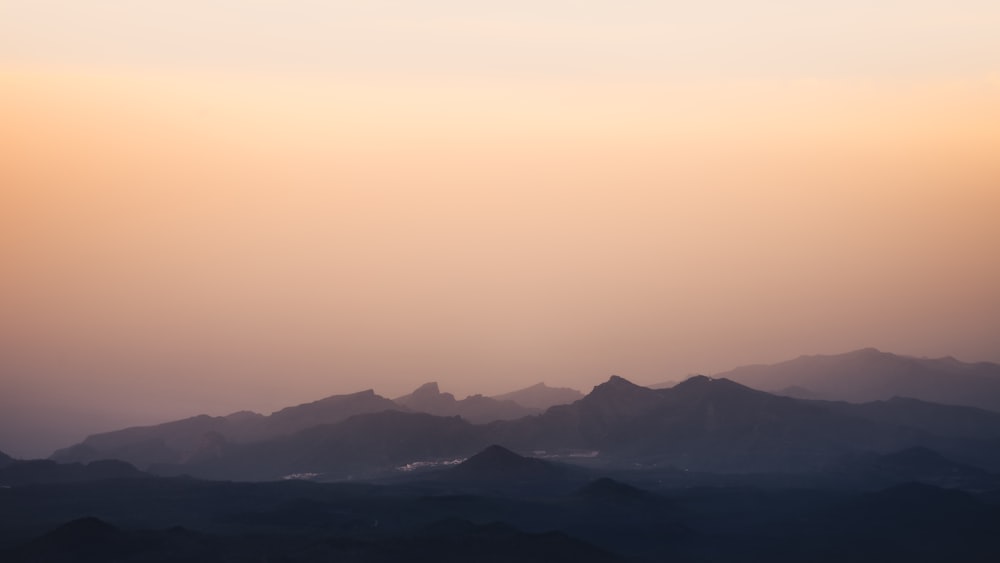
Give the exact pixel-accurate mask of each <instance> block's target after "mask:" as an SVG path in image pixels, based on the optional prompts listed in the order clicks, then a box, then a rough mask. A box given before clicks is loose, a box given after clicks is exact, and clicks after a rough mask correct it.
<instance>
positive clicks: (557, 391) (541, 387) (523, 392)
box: [493, 383, 583, 411]
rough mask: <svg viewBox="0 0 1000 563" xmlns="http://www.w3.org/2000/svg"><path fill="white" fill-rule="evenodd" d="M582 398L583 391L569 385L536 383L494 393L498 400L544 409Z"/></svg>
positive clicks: (539, 409) (494, 397)
mask: <svg viewBox="0 0 1000 563" xmlns="http://www.w3.org/2000/svg"><path fill="white" fill-rule="evenodd" d="M582 398H583V393H581V392H579V391H577V390H576V389H570V388H569V387H549V386H547V385H545V384H544V383H537V384H535V385H532V386H531V387H525V388H524V389H518V390H517V391H511V392H510V393H504V394H502V395H494V396H493V399H496V400H498V401H513V402H515V403H517V404H519V405H521V406H524V407H527V408H529V409H537V410H538V411H544V410H546V409H548V408H549V407H553V406H555V405H568V404H569V403H572V402H574V401H578V400H580V399H582Z"/></svg>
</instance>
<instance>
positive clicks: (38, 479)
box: [0, 459, 149, 486]
mask: <svg viewBox="0 0 1000 563" xmlns="http://www.w3.org/2000/svg"><path fill="white" fill-rule="evenodd" d="M143 477H149V475H148V474H146V473H143V472H142V471H139V470H138V469H136V468H135V467H133V466H132V465H129V464H128V463H125V462H124V461H118V460H112V459H107V460H100V461H92V462H90V463H87V464H81V463H67V464H63V463H56V462H54V461H51V460H47V459H34V460H26V461H14V462H12V463H10V464H9V465H7V466H5V467H3V468H0V485H8V486H17V485H27V484H32V483H74V482H81V481H99V480H103V479H135V478H143Z"/></svg>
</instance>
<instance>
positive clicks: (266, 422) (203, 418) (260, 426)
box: [51, 389, 403, 469]
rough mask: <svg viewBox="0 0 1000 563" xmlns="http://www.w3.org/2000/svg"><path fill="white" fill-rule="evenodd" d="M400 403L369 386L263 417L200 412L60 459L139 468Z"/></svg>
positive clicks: (87, 443) (107, 438)
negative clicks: (116, 461) (114, 461)
mask: <svg viewBox="0 0 1000 563" xmlns="http://www.w3.org/2000/svg"><path fill="white" fill-rule="evenodd" d="M401 408H403V407H400V406H399V405H397V404H396V403H393V402H392V401H390V400H389V399H386V398H385V397H381V396H379V395H376V394H375V392H374V391H372V390H370V389H369V390H367V391H361V392H359V393H352V394H347V395H333V396H330V397H326V398H325V399H320V400H319V401H314V402H312V403H305V404H301V405H298V406H294V407H288V408H284V409H281V410H279V411H277V412H274V413H272V414H271V415H270V416H264V415H260V414H257V413H253V412H249V411H240V412H236V413H233V414H231V415H228V416H214V417H213V416H208V415H199V416H194V417H191V418H185V419H181V420H176V421H172V422H166V423H163V424H157V425H152V426H134V427H130V428H125V429H122V430H116V431H113V432H104V433H101V434H93V435H91V436H88V437H87V438H86V439H85V440H84V441H83V442H81V443H80V444H77V445H74V446H70V447H68V448H64V449H61V450H58V451H56V452H55V453H54V454H53V455H52V456H51V459H53V460H55V461H59V462H66V463H68V462H84V463H85V462H88V461H94V460H98V459H108V458H114V459H121V460H124V461H127V462H129V463H132V464H133V465H136V466H137V467H139V468H143V469H145V468H149V467H151V466H154V465H164V464H178V463H187V462H190V461H192V460H201V459H202V458H205V457H206V456H208V457H211V456H216V457H217V456H218V455H220V453H221V450H222V449H224V448H226V447H227V446H228V445H229V444H239V443H251V442H259V441H262V440H267V439H272V438H274V437H277V436H281V435H286V434H293V433H295V432H298V431H301V430H304V429H307V428H312V427H315V426H319V425H323V424H331V423H335V422H340V421H342V420H345V419H347V418H349V417H351V416H354V415H357V414H363V413H371V412H379V411H384V410H400V409H401Z"/></svg>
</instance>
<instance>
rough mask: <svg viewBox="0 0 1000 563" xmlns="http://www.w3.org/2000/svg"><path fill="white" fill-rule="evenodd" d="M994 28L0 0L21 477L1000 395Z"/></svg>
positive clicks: (768, 11) (562, 7)
mask: <svg viewBox="0 0 1000 563" xmlns="http://www.w3.org/2000/svg"><path fill="white" fill-rule="evenodd" d="M693 4H697V5H693ZM997 29H1000V4H998V3H996V2H995V1H972V0H951V1H948V2H944V1H919V0H918V1H908V2H903V1H885V0H881V1H880V0H875V1H872V0H869V1H865V2H862V1H859V0H846V1H842V2H836V3H832V2H818V1H813V0H797V1H794V2H793V1H790V0H788V1H784V0H783V1H761V2H742V1H736V0H710V1H706V2H700V3H691V2H670V1H657V2H653V1H649V2H645V1H634V2H628V1H624V2H623V1H617V2H610V1H608V2H604V1H592V2H586V1H580V0H578V1H574V2H569V1H556V0H533V1H531V2H527V1H521V0H508V1H505V2H477V1H469V0H465V1H457V0H456V1H445V0H428V1H407V2H402V1H397V2H391V1H385V0H372V1H366V2H347V1H325V2H320V1H318V0H317V1H306V0H286V1H280V2H279V1H265V0H242V1H236V0H228V1H222V0H199V1H197V2H195V1H192V0H171V1H166V0H147V1H144V2H132V1H125V0H92V1H88V2H79V1H76V0H30V1H12V0H0V268H2V275H0V450H2V451H5V452H7V453H9V454H11V455H15V456H24V457H28V456H46V455H48V454H49V453H51V451H52V450H53V449H54V448H56V447H62V446H66V445H69V444H71V443H74V442H76V441H79V440H80V439H82V438H83V437H84V436H86V435H87V434H88V433H92V432H97V431H106V430H111V429H115V428H120V427H122V426H125V425H131V424H149V423H157V422H162V421H165V420H170V419H174V418H178V417H181V416H190V415H194V414H199V413H208V414H214V415H222V414H227V413H229V412H233V411H236V410H241V409H250V410H256V411H259V412H264V413H267V412H271V411H273V410H276V409H278V408H281V407H284V406H287V405H291V404H297V403H301V402H306V401H311V400H315V399H318V398H321V397H324V396H327V395H331V394H336V393H348V392H354V391H360V390H363V389H368V388H374V389H375V390H376V391H377V392H379V393H380V394H382V395H385V396H388V397H395V396H399V395H402V394H405V393H407V392H409V391H411V390H412V389H413V388H415V387H417V386H418V385H419V384H421V383H423V382H426V381H438V382H439V383H440V385H441V387H442V389H443V390H445V391H451V392H453V393H455V394H456V395H458V396H459V397H461V396H464V395H467V394H471V393H484V394H494V393H501V392H506V391H510V390H513V389H517V388H520V387H524V386H527V385H531V384H533V383H536V382H538V381H545V382H547V383H548V384H550V385H557V386H571V387H575V388H578V389H582V390H584V391H587V390H589V389H590V388H591V387H592V386H593V385H596V384H597V383H599V382H601V381H603V380H605V379H606V378H607V377H608V376H609V375H611V374H619V375H622V376H624V377H626V378H628V379H630V380H632V381H635V382H637V383H643V384H652V383H657V382H661V381H669V380H678V379H681V378H683V377H685V376H687V375H688V374H692V373H716V372H720V371H723V370H727V369H730V368H733V367H736V366H739V365H745V364H751V363H768V362H777V361H782V360H785V359H790V358H793V357H796V356H798V355H801V354H815V353H839V352H846V351H849V350H853V349H857V348H862V347H868V346H874V347H878V348H880V349H883V350H885V351H890V352H895V353H900V354H908V355H914V356H930V357H939V356H946V355H952V356H955V357H958V358H959V359H962V360H966V361H994V362H1000V292H998V291H997V289H996V288H998V287H1000V258H998V257H1000V221H998V220H997V217H998V216H1000V34H998V33H997V32H996V30H997Z"/></svg>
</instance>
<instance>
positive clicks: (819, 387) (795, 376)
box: [716, 348, 1000, 411]
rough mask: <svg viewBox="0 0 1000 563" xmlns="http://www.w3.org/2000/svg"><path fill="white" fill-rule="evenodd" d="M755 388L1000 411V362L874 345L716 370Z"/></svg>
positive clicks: (842, 398) (811, 395) (804, 395)
mask: <svg viewBox="0 0 1000 563" xmlns="http://www.w3.org/2000/svg"><path fill="white" fill-rule="evenodd" d="M716 377H723V378H726V379H731V380H733V381H736V382H739V383H742V384H744V385H748V386H750V387H753V388H755V389H762V390H765V391H772V392H778V393H781V394H785V395H789V396H795V397H799V398H817V399H818V398H823V399H829V400H838V401H851V402H855V403H861V402H868V401H881V400H886V399H891V398H892V397H910V398H914V399H920V400H923V401H929V402H935V403H944V404H951V405H966V406H972V407H979V408H983V409H990V410H993V411H1000V365H998V364H993V363H988V362H980V363H965V362H960V361H958V360H956V359H954V358H950V357H949V358H939V359H927V358H911V357H907V356H897V355H895V354H889V353H886V352H880V351H878V350H876V349H874V348H866V349H864V350H857V351H855V352H850V353H847V354H839V355H832V356H802V357H799V358H796V359H794V360H790V361H787V362H782V363H779V364H774V365H754V366H745V367H740V368H736V369H734V370H732V371H727V372H724V373H720V374H718V375H717V376H716Z"/></svg>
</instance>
